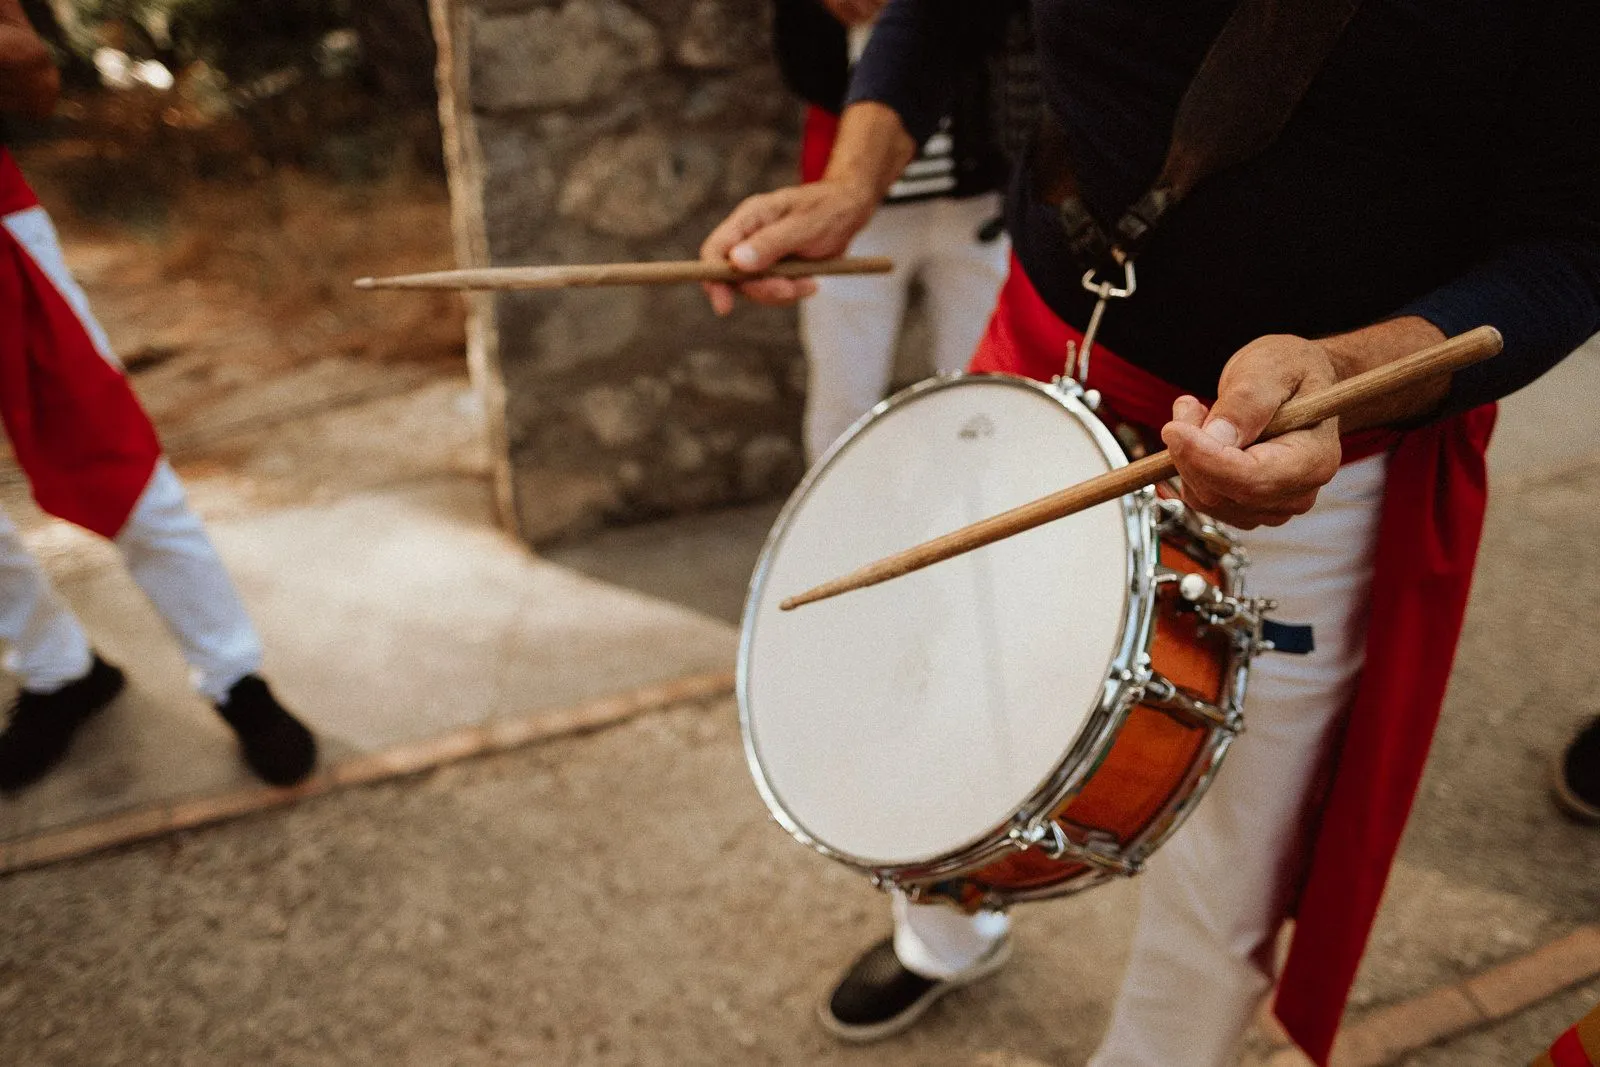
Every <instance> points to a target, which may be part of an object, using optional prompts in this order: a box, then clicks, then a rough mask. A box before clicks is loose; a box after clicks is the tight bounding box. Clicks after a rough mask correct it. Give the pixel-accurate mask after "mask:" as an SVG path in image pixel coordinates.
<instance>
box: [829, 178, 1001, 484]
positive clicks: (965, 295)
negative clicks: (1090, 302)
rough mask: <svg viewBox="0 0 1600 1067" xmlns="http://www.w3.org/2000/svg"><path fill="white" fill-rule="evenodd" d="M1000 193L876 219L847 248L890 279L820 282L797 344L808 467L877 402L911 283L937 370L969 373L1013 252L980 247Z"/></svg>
mask: <svg viewBox="0 0 1600 1067" xmlns="http://www.w3.org/2000/svg"><path fill="white" fill-rule="evenodd" d="M1001 207H1002V203H1001V197H1000V194H999V193H990V194H986V195H983V196H974V197H968V198H965V199H961V200H952V199H949V198H947V197H941V198H939V199H936V200H921V201H916V202H913V203H909V204H888V205H885V206H884V207H882V208H880V209H879V210H878V213H877V214H876V215H874V216H873V218H872V221H871V222H869V223H868V224H867V226H866V228H865V229H863V230H862V231H861V232H860V233H859V234H857V235H856V238H855V240H854V241H853V242H852V243H851V245H850V254H851V255H853V256H888V257H890V258H891V259H893V260H894V262H895V268H894V270H893V271H892V272H891V273H889V274H873V275H861V276H857V277H837V276H836V277H828V278H818V279H817V292H816V295H815V296H813V297H811V298H810V299H809V300H804V301H801V304H800V337H801V340H802V341H803V342H804V344H805V349H806V356H807V358H808V359H809V361H810V379H809V385H808V388H807V392H806V413H805V446H806V456H807V459H808V460H810V461H812V462H815V460H816V459H817V458H818V457H819V456H821V455H822V453H823V452H825V451H827V448H828V446H829V445H831V444H832V443H833V442H834V439H835V438H837V437H838V436H839V435H840V434H842V433H843V432H844V431H845V430H847V429H849V428H850V425H851V424H852V423H854V422H855V421H856V419H858V418H860V417H861V416H862V415H864V414H866V412H868V411H870V410H871V409H872V406H873V405H874V404H876V403H877V402H878V401H879V400H882V399H883V394H884V393H885V391H887V389H888V388H889V379H890V375H891V374H892V373H893V371H894V352H895V341H896V339H897V338H898V337H899V334H900V322H901V320H902V319H903V318H904V317H905V310H906V301H907V299H908V297H909V295H910V292H911V285H912V283H913V282H914V281H917V280H919V279H920V280H921V282H922V284H923V287H924V289H925V291H926V293H927V301H926V307H927V309H928V316H929V325H930V326H931V328H932V333H933V363H934V367H935V369H936V370H939V371H955V370H962V369H963V368H965V367H966V365H967V363H968V361H970V360H971V359H972V353H973V352H974V350H976V349H977V347H978V341H979V340H980V339H981V338H982V336H983V331H984V329H985V328H987V326H988V324H989V316H990V314H991V313H992V312H993V311H994V304H995V297H996V296H997V295H998V294H999V292H1000V286H1001V284H1002V283H1003V282H1004V281H1005V277H1006V268H1007V264H1008V262H1009V260H1010V255H1011V244H1010V241H1009V240H1008V239H1007V237H1006V236H1005V235H1004V234H1001V235H1000V236H999V237H997V238H995V239H994V240H991V241H979V240H978V231H979V230H980V229H981V228H982V227H983V226H984V224H985V223H988V222H990V221H991V220H993V219H994V218H996V217H997V216H999V214H1000V212H1001Z"/></svg>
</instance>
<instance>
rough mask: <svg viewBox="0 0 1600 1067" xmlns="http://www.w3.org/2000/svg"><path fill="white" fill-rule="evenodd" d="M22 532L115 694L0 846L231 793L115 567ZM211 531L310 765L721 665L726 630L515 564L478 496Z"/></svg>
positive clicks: (181, 669)
mask: <svg viewBox="0 0 1600 1067" xmlns="http://www.w3.org/2000/svg"><path fill="white" fill-rule="evenodd" d="M204 488H205V483H204V479H202V480H201V492H202V493H203V492H204ZM8 503H10V504H11V505H12V507H11V509H10V510H15V501H11V502H8ZM28 525H29V527H30V529H31V534H30V539H31V540H32V541H33V543H35V544H37V545H40V546H41V547H42V548H43V549H44V551H43V552H42V553H41V554H42V555H44V556H45V557H46V558H47V561H48V562H49V564H50V566H51V569H52V571H53V573H54V574H55V575H56V577H57V580H58V584H59V585H60V587H61V589H62V592H63V593H64V595H65V596H66V597H67V598H68V600H69V601H71V602H72V604H73V605H74V607H75V608H76V609H77V611H78V613H79V615H80V617H81V618H82V619H83V620H84V623H85V625H86V626H87V628H88V629H89V631H90V633H91V635H92V636H93V638H94V640H95V642H96V643H97V645H98V646H99V647H100V648H101V649H102V651H103V652H104V654H105V655H106V656H107V657H108V658H110V659H112V660H113V661H114V662H117V663H121V664H124V665H126V666H127V668H128V669H129V671H130V676H131V679H132V684H131V686H130V692H129V693H128V695H126V696H125V697H123V698H121V699H119V700H118V702H117V703H116V704H115V705H113V707H112V709H111V710H110V711H109V712H108V713H107V714H106V715H103V716H100V717H99V718H97V719H96V721H95V722H94V723H93V724H92V725H91V726H90V727H89V728H88V729H87V730H86V731H85V734H84V736H83V738H82V739H81V741H80V743H79V744H77V745H75V746H74V749H73V751H72V753H71V755H70V757H69V759H68V761H67V763H66V764H65V765H64V766H63V767H62V768H61V769H60V770H59V771H58V772H57V773H55V774H53V775H51V776H50V777H49V778H48V779H46V780H45V781H44V782H43V783H41V784H40V785H39V786H37V787H35V788H33V789H30V790H28V791H26V792H25V793H23V794H21V795H20V796H19V797H17V798H7V799H5V800H0V841H4V840H6V839H8V838H16V837H20V836H23V835H27V834H30V833H35V832H38V831H41V830H45V829H49V828H52V827H58V826H62V825H66V824H71V823H75V822H79V821H82V820H84V819H88V818H92V817H95V816H99V815H105V814H109V813H111V812H115V811H119V810H124V809H127V808H129V807H133V806H136V805H143V804H148V803H151V802H153V801H165V800H170V799H173V798H176V797H186V796H194V795H201V794H207V793H213V792H218V791H222V790H226V789H229V788H231V787H234V786H237V785H240V784H243V783H244V782H245V781H247V780H248V779H247V778H246V776H245V772H244V770H243V768H242V766H241V765H240V764H239V763H238V761H237V760H236V759H235V757H234V752H233V740H232V735H231V734H230V733H229V732H228V731H227V729H226V727H224V726H223V725H222V723H221V722H220V720H218V718H217V716H216V714H215V713H214V712H213V711H212V710H211V709H210V708H209V707H207V706H206V705H205V704H204V703H203V702H202V701H201V700H200V699H198V698H197V697H196V696H195V695H194V694H193V693H192V691H191V690H190V688H189V685H188V680H187V671H186V668H185V666H184V664H183V662H182V660H181V659H180V658H179V656H178V654H177V652H176V650H175V649H174V647H173V645H172V642H171V640H170V639H169V638H168V636H167V634H166V633H165V631H164V630H163V628H162V625H161V622H160V619H159V618H158V617H157V616H156V615H155V614H154V612H153V611H152V610H151V608H150V606H149V604H148V603H147V602H146V601H145V600H144V598H143V597H142V595H141V594H140V592H139V590H138V588H137V587H136V586H134V585H133V583H132V582H131V581H130V580H129V579H128V577H127V576H126V574H125V573H124V571H123V569H122V567H121V566H120V560H119V559H118V557H117V555H116V553H115V551H114V550H112V549H111V548H110V547H109V546H107V545H105V544H104V543H100V542H97V541H94V540H92V539H90V538H88V537H87V536H84V535H76V534H73V533H72V532H70V531H69V529H68V528H66V527H64V526H62V525H60V524H38V523H31V522H30V523H29V524H28ZM210 530H211V535H212V538H213V540H214V541H215V542H216V543H217V546H218V550H219V551H220V552H221V553H222V555H223V557H224V559H225V560H226V561H227V563H228V566H229V570H230V571H231V573H232V574H233V577H234V579H235V581H236V583H237V584H238V586H239V589H240V592H241V594H242V595H243V597H244V599H245V601H246V603H247V604H248V605H249V607H250V609H251V614H252V616H253V617H254V619H255V620H256V623H257V625H258V627H259V628H260V629H261V631H262V635H263V640H264V642H265V644H266V647H267V650H268V653H267V662H266V668H265V673H266V675H267V677H268V678H270V679H271V680H272V682H273V684H274V686H275V688H276V689H277V690H278V692H279V693H280V695H281V696H282V697H283V698H284V699H285V701H286V702H287V703H288V704H289V705H290V706H291V707H294V708H296V709H298V710H299V711H300V712H301V713H302V714H303V715H304V716H305V717H306V718H307V720H308V721H310V722H311V723H313V724H314V725H315V727H316V729H317V732H318V734H319V736H320V737H321V739H322V743H323V749H324V757H325V760H328V761H331V760H336V759H338V758H340V757H342V756H345V755H349V754H352V753H357V752H371V751H374V750H377V749H381V748H384V747H387V746H391V745H395V744H398V743H402V742H406V741H413V740H418V739H421V738H426V737H431V736H435V735H438V734H440V733H443V732H445V731H448V730H451V729H453V728H456V727H460V726H464V725H472V724H476V723H480V722H486V721H489V720H493V719H496V718H502V717H507V716H521V715H526V714H528V713H531V712H537V711H540V710H545V709H549V710H555V709H561V708H567V707H571V706H573V705H575V704H579V703H582V702H584V701H587V700H591V699H593V698H595V697H598V696H603V695H608V694H611V693H615V692H618V691H622V690H627V689H630V688H634V687H638V686H642V685H647V684H650V683H654V682H660V681H665V680H668V679H672V678H676V677H680V676H683V675H686V674H694V673H699V672H705V671H710V670H722V669H725V667H726V665H727V664H728V663H729V662H731V660H732V657H733V646H734V640H735V637H734V632H733V629H732V627H730V626H728V625H727V624H725V623H722V622H719V621H716V620H713V619H710V618H707V617H705V616H702V615H700V614H698V613H696V612H693V611H690V610H688V609H685V608H682V607H679V606H677V605H674V604H671V603H668V602H666V601H662V600H657V599H653V598H648V597H645V596H642V595H640V594H638V593H635V592H633V591H631V590H628V589H623V588H620V587H617V586H614V585H607V584H603V583H601V582H597V581H594V580H592V579H589V578H586V577H584V576H582V575H580V574H578V573H576V572H573V571H571V570H568V569H565V568H561V567H558V566H555V565H553V564H550V563H546V562H544V561H541V560H539V559H537V558H535V557H533V556H531V555H529V554H528V553H527V552H526V551H525V550H524V549H523V548H522V547H520V546H519V545H517V544H515V543H513V542H512V541H511V540H510V539H509V538H508V537H506V536H504V535H503V534H501V533H500V532H499V531H497V530H495V529H494V528H493V524H492V520H491V516H490V514H489V511H488V500H487V492H486V490H485V488H484V485H483V484H482V483H481V482H478V481H473V480H468V479H463V478H459V477H448V476H439V477H435V478H431V479H424V480H421V481H415V482H411V483H408V484H403V485H397V486H390V487H388V488H384V489H373V490H366V491H359V492H354V493H352V494H350V495H348V496H345V497H344V498H342V499H340V500H337V501H334V502H332V503H328V504H323V505H317V506H302V507H295V508H286V509H280V510H272V511H267V512H264V513H260V512H258V513H254V514H250V515H241V516H238V517H235V518H232V519H227V518H224V519H220V520H218V521H213V522H212V523H211V526H210ZM6 696H7V697H9V694H6Z"/></svg>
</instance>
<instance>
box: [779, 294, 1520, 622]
mask: <svg viewBox="0 0 1600 1067" xmlns="http://www.w3.org/2000/svg"><path fill="white" fill-rule="evenodd" d="M1500 346H1501V338H1500V331H1499V330H1496V329H1495V328H1494V327H1492V326H1479V327H1478V328H1477V329H1474V330H1468V331H1467V332H1466V333H1463V334H1458V335H1457V336H1455V337H1452V338H1450V339H1449V340H1447V341H1443V342H1441V343H1440V344H1437V345H1434V346H1433V347H1431V348H1426V349H1423V350H1422V351H1421V352H1417V353H1415V354H1414V355H1410V356H1406V357H1405V358H1404V359H1397V360H1395V361H1394V362H1393V363H1387V364H1385V365H1383V366H1381V367H1375V368H1373V369H1372V370H1369V371H1366V372H1364V373H1362V374H1358V375H1356V376H1355V377H1353V378H1347V379H1345V380H1344V381H1342V382H1340V383H1339V384H1337V385H1334V386H1332V387H1330V388H1327V389H1324V390H1322V391H1321V392H1318V393H1313V394H1311V395H1310V396H1303V397H1297V398H1295V399H1294V400H1291V401H1289V402H1288V403H1287V404H1285V405H1283V407H1282V408H1280V409H1279V410H1278V414H1277V415H1276V416H1274V417H1273V420H1272V421H1271V422H1270V423H1268V424H1267V428H1266V429H1265V430H1263V431H1262V432H1261V436H1260V437H1258V438H1257V440H1258V441H1264V440H1266V439H1267V438H1269V437H1277V436H1279V435H1280V434H1286V433H1288V432H1290V431H1291V430H1303V429H1305V428H1306V427H1308V426H1314V425H1316V424H1317V423H1319V422H1321V421H1323V420H1324V419H1329V418H1332V417H1334V416H1335V415H1345V414H1348V413H1350V412H1353V411H1356V410H1357V409H1359V408H1361V407H1362V406H1364V405H1366V404H1368V403H1370V402H1371V401H1373V400H1376V399H1378V398H1380V397H1383V396H1385V395H1388V394H1390V393H1394V392H1397V391H1399V390H1401V389H1404V388H1406V387H1407V386H1411V385H1415V384H1416V383H1418V382H1420V381H1423V380H1425V379H1427V378H1431V377H1433V376H1434V375H1436V374H1442V373H1445V372H1446V371H1454V370H1458V369H1460V368H1461V367H1465V366H1467V365H1468V364H1472V363H1477V362H1479V361H1480V360H1484V359H1488V358H1489V357H1490V356H1493V355H1495V354H1496V353H1498V352H1499V351H1500ZM1177 473H1178V470H1177V467H1175V466H1174V465H1173V462H1172V455H1171V453H1169V452H1166V451H1161V452H1157V453H1155V454H1154V455H1150V456H1146V457H1145V458H1143V459H1140V460H1135V461H1134V462H1132V463H1130V464H1128V465H1127V466H1126V467H1119V468H1117V469H1116V470H1113V471H1108V472H1106V473H1105V474H1101V475H1099V476H1097V477H1094V478H1090V479H1089V480H1088V481H1086V482H1081V483H1079V484H1078V485H1075V486H1072V487H1071V488H1069V489H1063V490H1061V491H1060V492H1057V493H1051V494H1050V495H1049V496H1045V497H1040V498H1039V499H1038V500H1035V501H1032V502H1030V503H1027V504H1023V505H1021V506H1020V507H1015V508H1012V509H1011V510H1010V511H1005V512H1001V513H1000V514H999V515H994V516H991V517H990V518H987V519H982V520H980V521H978V522H975V523H973V524H972V525H970V526H963V527H962V528H961V529H959V530H954V531H952V532H950V533H947V534H945V535H944V536H943V537H936V538H934V539H933V540H932V541H925V542H923V543H922V544H920V545H916V546H914V547H912V548H908V549H906V550H905V551H903V552H897V553H895V554H894V555H892V556H887V557H885V558H883V559H880V560H878V561H877V562H876V563H869V564H867V565H866V566H865V567H861V568H859V569H858V570H855V571H852V572H851V573H849V574H847V575H845V576H843V577H841V578H835V579H833V580H832V581H828V582H824V583H823V584H821V585H819V586H817V587H816V588H815V589H810V590H807V591H806V592H804V593H801V594H800V595H798V596H792V597H789V598H788V599H787V600H784V601H783V602H782V603H781V604H779V605H778V606H779V607H780V608H782V609H783V610H784V611H792V610H793V609H795V608H797V607H800V606H801V605H802V604H810V603H813V602H815V601H818V600H826V599H827V598H829V597H834V596H838V595H839V594H840V593H848V592H850V591H851V590H854V589H864V588H866V587H867V586H869V585H877V584H878V583H879V582H887V581H889V580H890V579H891V578H899V577H900V576H902V575H906V574H910V573H911V572H912V571H917V570H921V569H922V568H923V567H927V566H930V565H932V564H934V563H939V562H941V561H943V560H947V559H950V558H951V557H953V556H959V555H961V554H963V553H966V552H971V551H972V550H973V549H975V548H982V547H983V546H984V545H989V544H993V543H994V542H996V541H999V540H1002V539H1004V538H1007V537H1011V536H1013V535H1015V534H1019V533H1023V532H1024V531H1027V530H1031V529H1033V528H1034V527H1035V526H1042V525H1044V524H1045V523H1047V522H1053V521H1054V520H1056V519H1064V518H1066V517H1067V516H1068V515H1073V514H1076V513H1077V512H1080V511H1082V510H1084V509H1085V508H1090V507H1093V506H1094V505H1096V504H1104V503H1106V502H1107V501H1110V500H1115V499H1117V498H1118V497H1120V496H1126V495H1127V494H1128V493H1132V492H1134V491H1135V490H1138V489H1142V488H1144V487H1145V486H1147V485H1154V484H1155V483H1157V482H1160V481H1165V480H1166V479H1168V478H1171V477H1173V476H1174V475H1175V474H1177Z"/></svg>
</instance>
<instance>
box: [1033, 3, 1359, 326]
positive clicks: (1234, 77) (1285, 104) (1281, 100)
mask: <svg viewBox="0 0 1600 1067" xmlns="http://www.w3.org/2000/svg"><path fill="white" fill-rule="evenodd" d="M1360 6H1361V0H1239V4H1238V6H1237V7H1235V8H1234V10H1233V14H1231V15H1230V16H1228V21H1227V22H1226V23H1224V24H1223V27H1222V31H1221V33H1219V34H1218V35H1217V38H1216V40H1215V41H1213V42H1212V44H1211V48H1210V50H1209V51H1208V52H1207V53H1206V57H1205V59H1204V60H1203V61H1202V62H1201V64H1200V69H1199V71H1198V72H1197V73H1196V74H1195V77H1194V80H1193V81H1192V82H1190V83H1189V87H1188V89H1186V90H1185V91H1184V94H1183V98H1182V100H1181V101H1180V102H1179V104H1178V114H1177V118H1176V120H1175V122H1174V123H1173V128H1172V141H1171V143H1170V144H1169V145H1168V148H1167V156H1166V160H1165V162H1164V163H1163V164H1162V168H1161V173H1160V175H1159V176H1158V177H1157V178H1156V181H1155V184H1154V185H1152V186H1151V187H1150V190H1149V191H1148V192H1147V193H1145V194H1144V196H1142V197H1140V198H1139V199H1138V200H1137V201H1136V202H1135V203H1134V205H1133V206H1132V207H1130V208H1129V209H1128V210H1127V211H1126V212H1125V213H1124V214H1123V216H1122V218H1121V219H1119V220H1118V222H1117V224H1116V227H1115V232H1114V233H1110V234H1108V233H1107V232H1106V231H1105V230H1104V229H1103V228H1102V227H1101V225H1100V223H1099V221H1098V220H1097V219H1096V218H1095V217H1094V215H1093V214H1092V213H1091V212H1090V211H1089V209H1088V207H1087V206H1086V205H1085V204H1084V201H1083V198H1082V196H1081V194H1080V192H1079V188H1078V181H1077V178H1076V176H1075V175H1074V173H1073V169H1072V164H1071V157H1070V154H1069V152H1068V145H1067V140H1066V133H1065V131H1064V130H1063V128H1062V126H1061V124H1060V123H1059V122H1058V121H1056V120H1055V119H1054V118H1053V117H1051V116H1050V115H1049V114H1048V113H1046V114H1044V115H1043V116H1042V117H1041V119H1040V123H1039V131H1038V135H1037V138H1036V141H1035V145H1034V154H1033V174H1034V184H1035V188H1037V189H1038V190H1039V193H1040V195H1041V197H1042V198H1043V200H1044V202H1045V203H1046V204H1048V205H1049V206H1051V207H1052V208H1054V209H1055V214H1056V218H1057V220H1058V221H1059V222H1060V224H1061V227H1062V229H1063V230H1064V231H1065V233H1066V235H1067V238H1068V241H1069V242H1070V244H1071V247H1072V251H1073V253H1074V255H1075V256H1076V257H1077V259H1078V260H1079V262H1080V263H1082V264H1084V265H1085V266H1087V267H1088V268H1090V269H1091V270H1098V271H1101V272H1107V271H1108V269H1112V270H1114V269H1115V268H1119V267H1123V266H1124V265H1126V264H1128V263H1130V262H1131V261H1132V260H1133V258H1134V257H1135V256H1137V255H1138V253H1139V251H1140V250H1141V249H1142V248H1143V247H1144V246H1145V244H1146V243H1147V242H1148V241H1149V239H1150V234H1151V232H1152V231H1153V230H1154V229H1155V228H1156V226H1157V225H1159V224H1160V222H1161V220H1162V219H1163V218H1165V217H1166V216H1167V214H1168V213H1169V212H1170V211H1171V210H1172V208H1173V207H1175V206H1176V205H1177V204H1178V203H1179V202H1180V201H1182V200H1183V198H1184V197H1185V196H1187V195H1188V194H1189V193H1190V192H1191V191H1192V190H1193V189H1194V187H1195V186H1196V185H1198V184H1199V183H1200V182H1201V181H1202V180H1204V179H1205V178H1207V177H1209V176H1210V175H1212V174H1215V173H1216V172H1217V171H1220V170H1223V169H1224V168H1226V167H1229V166H1232V165H1234V164H1236V163H1241V162H1243V161H1244V160H1246V159H1249V158H1250V157H1252V156H1254V155H1256V154H1257V153H1258V152H1260V151H1261V150H1262V149H1264V148H1265V147H1266V146H1267V145H1269V144H1271V143H1272V141H1273V140H1274V139H1276V138H1277V136H1278V134H1279V133H1281V132H1282V130H1283V127H1284V125H1285V124H1286V123H1287V122H1288V121H1289V116H1290V115H1291V114H1292V113H1293V112H1294V109H1295V108H1296V107H1297V106H1298V105H1299V103H1300V100H1301V98H1302V97H1304V96H1305V93H1306V90H1307V89H1308V88H1309V87H1310V85H1311V81H1312V79H1313V78H1314V77H1316V74H1317V71H1319V70H1321V69H1322V66H1323V64H1324V63H1325V62H1326V61H1327V58H1328V55H1329V53H1331V52H1332V51H1333V46H1334V44H1335V43H1336V42H1337V41H1338V39H1339V37H1340V35H1341V34H1342V33H1343V32H1344V28H1345V26H1346V25H1347V24H1348V23H1349V22H1350V19H1351V18H1352V17H1353V16H1354V15H1355V13H1356V9H1357V8H1359V7H1360ZM1125 288H1131V287H1128V286H1125ZM1091 291H1093V287H1091ZM1113 295H1114V294H1113Z"/></svg>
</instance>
